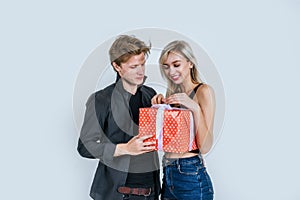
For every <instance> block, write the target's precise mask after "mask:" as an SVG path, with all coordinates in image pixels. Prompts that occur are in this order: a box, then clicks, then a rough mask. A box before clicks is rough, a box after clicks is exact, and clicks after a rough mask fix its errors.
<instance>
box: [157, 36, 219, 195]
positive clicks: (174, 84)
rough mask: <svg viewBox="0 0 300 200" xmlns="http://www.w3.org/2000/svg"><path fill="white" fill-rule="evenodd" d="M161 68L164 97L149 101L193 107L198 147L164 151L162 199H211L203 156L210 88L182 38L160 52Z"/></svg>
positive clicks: (208, 139)
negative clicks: (199, 72)
mask: <svg viewBox="0 0 300 200" xmlns="http://www.w3.org/2000/svg"><path fill="white" fill-rule="evenodd" d="M159 63H160V70H161V73H162V75H163V77H164V78H166V80H167V82H168V89H167V93H166V97H164V96H163V95H162V94H158V95H155V96H154V97H153V98H152V100H151V101H152V102H151V103H152V104H158V103H166V104H171V105H174V104H175V105H180V107H184V108H187V109H189V110H191V111H192V113H193V117H194V122H195V123H194V126H195V137H196V144H197V146H198V149H197V150H193V151H190V152H185V153H180V154H179V153H167V152H166V153H165V155H164V158H163V166H164V168H163V173H164V177H163V189H162V196H161V197H162V200H175V199H178V200H179V199H184V200H190V199H193V200H194V199H197V200H212V199H213V194H214V191H213V186H212V182H211V179H210V176H209V175H208V173H207V171H206V167H205V165H204V161H203V157H202V155H201V154H206V153H207V152H208V151H209V150H210V148H211V147H212V144H213V121H214V113H215V99H214V93H213V90H212V88H211V87H210V86H209V85H207V84H205V83H203V82H202V81H201V80H200V78H199V75H198V71H197V62H196V59H195V56H194V54H193V51H192V49H191V47H190V45H189V44H188V43H186V42H185V41H173V42H171V43H169V44H168V45H167V46H166V47H165V48H164V49H163V50H162V52H161V55H160V59H159Z"/></svg>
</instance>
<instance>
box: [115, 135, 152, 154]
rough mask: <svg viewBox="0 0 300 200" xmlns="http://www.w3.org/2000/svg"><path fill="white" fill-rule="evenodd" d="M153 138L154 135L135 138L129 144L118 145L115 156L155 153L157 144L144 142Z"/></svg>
mask: <svg viewBox="0 0 300 200" xmlns="http://www.w3.org/2000/svg"><path fill="white" fill-rule="evenodd" d="M151 137H153V135H145V136H142V137H139V136H134V137H133V138H132V139H131V140H129V141H128V142H127V143H122V144H117V147H116V150H115V153H114V156H122V155H139V154H143V153H147V152H150V151H153V150H154V149H155V142H144V140H146V139H148V138H151Z"/></svg>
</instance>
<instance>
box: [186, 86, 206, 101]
mask: <svg viewBox="0 0 300 200" xmlns="http://www.w3.org/2000/svg"><path fill="white" fill-rule="evenodd" d="M201 85H203V83H199V84H198V85H197V86H196V87H195V88H194V89H193V91H192V92H191V94H190V95H189V97H190V98H191V99H193V98H194V96H195V94H196V92H197V90H198V88H199V87H200V86H201Z"/></svg>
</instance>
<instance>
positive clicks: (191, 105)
mask: <svg viewBox="0 0 300 200" xmlns="http://www.w3.org/2000/svg"><path fill="white" fill-rule="evenodd" d="M165 102H166V103H167V104H181V105H183V106H185V107H187V108H188V109H190V110H195V111H196V110H198V109H199V105H198V104H197V103H196V102H195V101H194V100H193V99H191V98H190V97H189V96H188V95H187V94H186V93H176V94H172V95H171V96H169V97H168V98H167V99H166V100H165Z"/></svg>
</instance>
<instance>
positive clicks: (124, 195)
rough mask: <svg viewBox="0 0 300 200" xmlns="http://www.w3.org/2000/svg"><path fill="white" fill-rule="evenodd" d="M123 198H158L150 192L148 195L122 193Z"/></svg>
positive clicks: (152, 199)
mask: <svg viewBox="0 0 300 200" xmlns="http://www.w3.org/2000/svg"><path fill="white" fill-rule="evenodd" d="M123 200H158V197H155V195H154V193H152V194H150V195H149V196H143V195H141V196H140V195H134V194H123Z"/></svg>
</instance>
